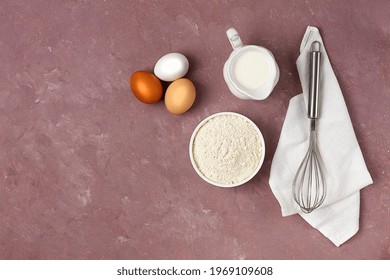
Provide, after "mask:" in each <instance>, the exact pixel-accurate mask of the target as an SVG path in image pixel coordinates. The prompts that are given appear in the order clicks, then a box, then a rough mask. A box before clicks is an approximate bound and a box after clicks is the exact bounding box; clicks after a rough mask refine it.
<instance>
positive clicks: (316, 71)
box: [307, 41, 321, 119]
mask: <svg viewBox="0 0 390 280" xmlns="http://www.w3.org/2000/svg"><path fill="white" fill-rule="evenodd" d="M320 46H321V43H320V42H318V41H315V42H313V43H312V45H311V51H310V74H309V102H308V108H307V117H308V118H310V119H317V118H318V88H319V81H320V62H321V52H320Z"/></svg>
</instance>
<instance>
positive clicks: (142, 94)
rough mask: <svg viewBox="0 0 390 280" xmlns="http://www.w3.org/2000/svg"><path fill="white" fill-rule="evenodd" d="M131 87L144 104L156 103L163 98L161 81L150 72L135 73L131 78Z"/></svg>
mask: <svg viewBox="0 0 390 280" xmlns="http://www.w3.org/2000/svg"><path fill="white" fill-rule="evenodd" d="M130 87H131V90H132V91H133V94H134V96H135V97H136V98H137V99H138V100H139V101H141V102H143V103H147V104H151V103H156V102H157V101H159V100H161V98H162V96H163V87H162V84H161V81H160V80H159V79H158V78H157V77H156V76H155V75H153V74H152V73H150V72H148V71H137V72H134V73H133V75H131V77H130Z"/></svg>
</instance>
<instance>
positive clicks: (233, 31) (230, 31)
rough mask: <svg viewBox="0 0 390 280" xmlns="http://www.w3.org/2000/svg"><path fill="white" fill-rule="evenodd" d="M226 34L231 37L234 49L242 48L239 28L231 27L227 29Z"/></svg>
mask: <svg viewBox="0 0 390 280" xmlns="http://www.w3.org/2000/svg"><path fill="white" fill-rule="evenodd" d="M226 35H227V37H228V39H229V42H230V44H231V45H232V48H233V50H235V49H237V48H241V47H242V46H243V44H242V41H241V38H240V36H239V35H238V33H237V30H236V29H234V28H229V29H228V30H227V31H226Z"/></svg>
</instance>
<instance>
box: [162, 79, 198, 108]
mask: <svg viewBox="0 0 390 280" xmlns="http://www.w3.org/2000/svg"><path fill="white" fill-rule="evenodd" d="M195 97H196V91H195V86H194V84H193V83H192V82H191V81H190V80H189V79H186V78H181V79H178V80H176V81H174V82H172V83H171V84H170V85H169V87H168V88H167V92H166V93H165V106H166V107H167V109H168V111H169V112H171V113H172V114H176V115H178V114H183V113H184V112H186V111H187V110H188V109H190V108H191V106H192V104H194V101H195Z"/></svg>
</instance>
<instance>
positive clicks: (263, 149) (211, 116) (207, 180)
mask: <svg viewBox="0 0 390 280" xmlns="http://www.w3.org/2000/svg"><path fill="white" fill-rule="evenodd" d="M228 115H232V116H238V117H241V118H243V119H245V120H246V121H247V122H248V123H250V124H251V125H252V126H253V127H254V128H255V130H256V131H257V133H258V135H259V138H260V144H261V146H262V153H261V158H260V160H259V163H258V165H257V167H256V169H255V170H254V171H253V172H252V174H251V175H250V176H248V177H247V178H245V179H244V180H242V181H241V182H237V183H235V184H231V185H228V184H221V183H218V182H214V181H212V180H210V179H209V178H207V177H206V176H204V175H203V174H202V173H201V172H200V170H199V168H198V166H197V164H196V162H195V159H194V155H193V146H194V140H195V137H196V135H197V133H198V131H199V129H200V128H201V127H202V126H203V125H204V124H205V123H206V122H208V121H209V120H211V119H213V118H215V117H218V116H228ZM189 155H190V160H191V164H192V167H193V168H194V169H195V171H196V173H197V174H198V175H199V176H200V177H201V178H202V179H203V180H204V181H206V182H207V183H209V184H211V185H214V186H217V187H221V188H233V187H238V186H241V185H243V184H245V183H247V182H249V181H250V180H251V179H252V178H253V177H255V176H256V174H257V173H258V172H259V171H260V168H261V167H262V165H263V163H264V159H265V141H264V137H263V134H262V133H261V131H260V129H259V128H258V126H257V125H256V124H255V123H254V122H253V121H252V120H251V119H249V118H248V117H246V116H244V115H242V114H240V113H236V112H219V113H215V114H212V115H210V116H208V117H206V118H205V119H203V120H202V121H201V122H200V123H199V124H198V125H197V126H196V128H195V129H194V131H193V132H192V135H191V139H190V144H189Z"/></svg>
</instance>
